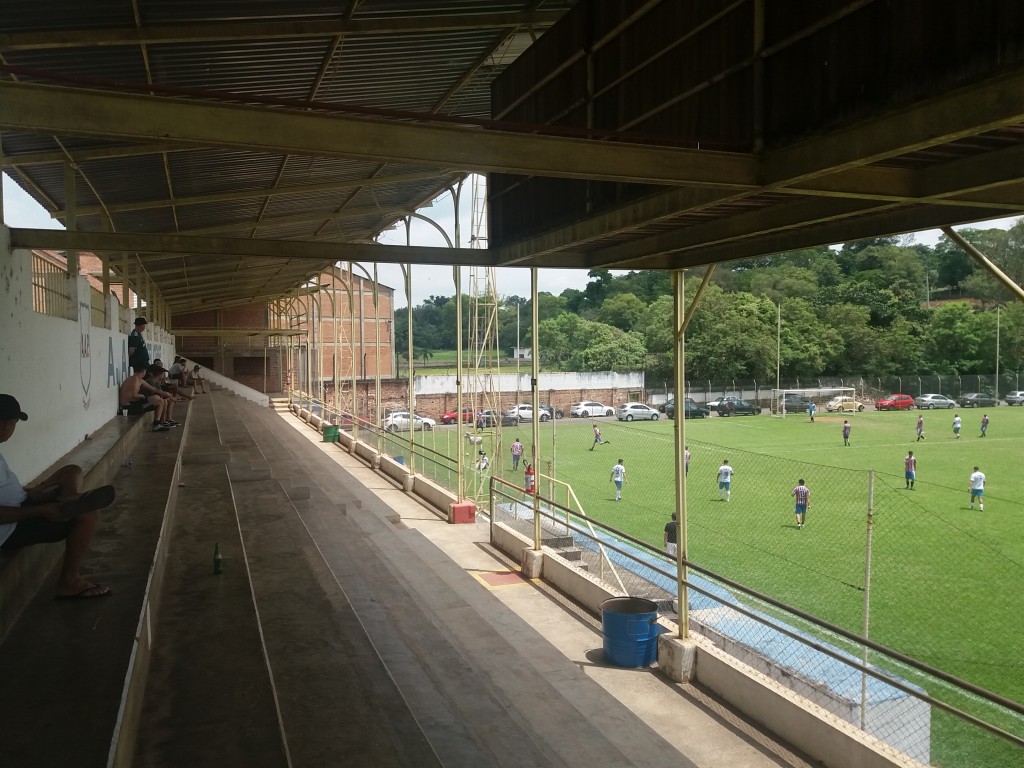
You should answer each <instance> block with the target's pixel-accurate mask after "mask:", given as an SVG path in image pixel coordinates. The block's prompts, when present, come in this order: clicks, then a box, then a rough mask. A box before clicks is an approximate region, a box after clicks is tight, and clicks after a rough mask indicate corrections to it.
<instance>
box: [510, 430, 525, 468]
mask: <svg viewBox="0 0 1024 768" xmlns="http://www.w3.org/2000/svg"><path fill="white" fill-rule="evenodd" d="M522 457H523V444H522V443H521V442H520V441H519V438H518V437H517V438H516V441H515V442H514V443H512V471H513V472H516V471H518V469H519V460H520V459H521V458H522Z"/></svg>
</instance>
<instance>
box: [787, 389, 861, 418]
mask: <svg viewBox="0 0 1024 768" xmlns="http://www.w3.org/2000/svg"><path fill="white" fill-rule="evenodd" d="M862 394H863V393H862ZM811 403H814V410H815V413H816V414H821V413H826V412H829V413H831V412H835V413H859V412H862V411H864V410H865V409H866V408H867V405H868V404H867V403H866V402H863V401H862V400H861V399H858V398H857V389H856V387H815V388H813V389H773V390H772V399H771V414H772V416H779V417H785V416H786V414H787V413H788V414H790V415H793V414H798V413H807V412H808V410H809V406H810V404H811Z"/></svg>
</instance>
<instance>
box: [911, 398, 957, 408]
mask: <svg viewBox="0 0 1024 768" xmlns="http://www.w3.org/2000/svg"><path fill="white" fill-rule="evenodd" d="M914 405H916V406H917V407H918V408H926V409H927V410H929V411H930V410H933V409H935V408H956V400H950V399H949V398H948V397H946V396H945V395H921V396H920V397H915V398H914Z"/></svg>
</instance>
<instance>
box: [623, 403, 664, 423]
mask: <svg viewBox="0 0 1024 768" xmlns="http://www.w3.org/2000/svg"><path fill="white" fill-rule="evenodd" d="M615 418H617V419H618V420H619V421H633V420H634V419H635V420H637V421H641V420H643V419H647V420H648V421H657V420H658V411H657V410H656V409H654V408H651V406H649V405H644V404H643V403H623V404H622V405H620V406H619V407H618V408H616V409H615Z"/></svg>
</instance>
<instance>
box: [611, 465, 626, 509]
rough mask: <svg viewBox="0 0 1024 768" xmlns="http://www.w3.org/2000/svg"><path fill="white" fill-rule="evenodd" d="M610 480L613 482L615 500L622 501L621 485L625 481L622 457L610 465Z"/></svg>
mask: <svg viewBox="0 0 1024 768" xmlns="http://www.w3.org/2000/svg"><path fill="white" fill-rule="evenodd" d="M611 481H612V482H613V483H615V500H616V501H622V485H623V483H625V482H626V467H625V465H624V464H623V463H622V459H619V462H618V463H617V464H616V465H615V466H614V467H612V476H611Z"/></svg>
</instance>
